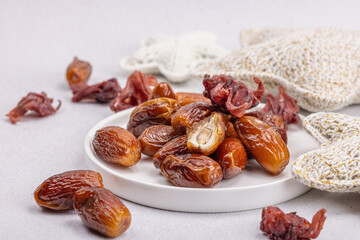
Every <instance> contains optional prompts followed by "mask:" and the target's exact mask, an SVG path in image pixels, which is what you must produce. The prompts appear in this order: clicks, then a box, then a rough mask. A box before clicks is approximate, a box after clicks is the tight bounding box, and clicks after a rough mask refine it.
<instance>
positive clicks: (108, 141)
mask: <svg viewBox="0 0 360 240" xmlns="http://www.w3.org/2000/svg"><path fill="white" fill-rule="evenodd" d="M92 145H93V147H94V150H95V152H96V154H97V155H98V157H99V158H100V159H102V160H104V161H106V162H110V163H114V164H117V165H121V166H125V167H130V166H133V165H135V164H136V163H137V162H138V161H139V160H140V158H141V145H140V142H139V141H138V140H137V139H136V137H135V136H134V135H132V134H131V133H130V132H129V131H127V130H126V129H124V128H121V127H117V126H109V127H104V128H102V129H99V130H97V131H96V133H95V137H94V139H93V141H92Z"/></svg>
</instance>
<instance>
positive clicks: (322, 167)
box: [291, 112, 360, 192]
mask: <svg viewBox="0 0 360 240" xmlns="http://www.w3.org/2000/svg"><path fill="white" fill-rule="evenodd" d="M303 125H304V127H305V129H306V130H307V131H308V132H309V133H310V134H311V135H313V136H314V137H315V138H316V139H317V140H318V141H320V143H321V147H320V148H319V149H316V150H313V151H310V152H308V153H305V154H303V155H301V156H300V157H299V158H297V159H296V160H295V161H294V162H293V164H292V170H291V171H292V174H293V175H294V177H295V179H297V180H298V181H299V182H301V183H303V184H305V185H307V186H309V187H313V188H319V189H321V190H326V191H330V192H360V118H357V117H351V116H348V115H345V114H339V113H325V112H319V113H314V114H311V115H309V116H307V117H306V118H305V119H304V121H303Z"/></svg>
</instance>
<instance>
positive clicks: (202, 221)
mask: <svg viewBox="0 0 360 240" xmlns="http://www.w3.org/2000/svg"><path fill="white" fill-rule="evenodd" d="M105 2H106V3H105ZM160 6H161V7H160ZM359 8H360V4H359V2H358V1H356V0H355V1H341V3H340V2H339V1H338V0H334V1H322V0H318V1H313V0H303V1H289V0H283V1H256V0H255V1H253V0H251V1H227V2H226V3H225V2H224V3H223V2H221V4H219V1H213V0H210V1H206V4H204V1H197V0H194V1H177V2H174V1H171V2H170V1H166V0H165V1H158V0H153V1H136V0H129V1H110V0H109V1H92V0H81V1H80V0H78V1H74V0H62V1H52V0H44V1H13V0H2V1H0V53H1V54H0V56H1V57H0V83H1V88H0V100H1V104H0V113H1V119H0V153H1V168H0V176H1V181H0V189H1V192H2V195H1V197H0V203H1V206H2V210H1V213H0V239H12V240H22V239H39V240H40V239H41V240H48V239H59V240H60V239H86V240H92V239H94V240H96V239H102V238H101V237H99V235H96V234H94V233H93V232H91V231H89V230H88V229H86V228H85V227H84V226H83V223H82V221H81V219H80V218H79V217H78V216H77V214H76V213H75V212H70V213H67V212H63V213H54V212H50V211H45V210H42V209H41V208H39V207H38V206H37V204H36V203H35V201H34V198H33V191H34V190H35V188H36V187H37V186H38V185H39V184H40V183H41V182H42V181H44V180H45V179H46V178H48V177H50V176H51V175H53V174H56V173H60V172H63V171H68V170H73V169H86V168H87V165H86V162H85V158H84V156H83V154H84V153H83V152H84V150H83V141H84V138H85V135H86V133H87V132H88V131H89V129H90V128H91V127H92V126H93V125H94V124H95V123H97V122H98V121H100V120H101V119H103V118H105V117H107V116H109V115H111V114H113V112H112V111H111V110H110V109H109V107H108V106H107V105H102V104H92V103H72V102H71V97H72V94H71V90H70V89H69V87H68V85H67V82H66V80H65V70H66V67H67V65H68V64H69V63H70V62H71V61H72V59H73V57H74V55H77V56H78V57H81V58H82V59H84V60H88V61H90V62H91V63H92V65H93V67H94V68H93V74H92V77H91V79H90V80H89V84H93V83H96V82H100V81H103V80H107V79H109V78H111V77H118V79H119V83H120V84H121V86H122V87H124V85H125V82H126V78H127V76H128V75H127V74H124V73H123V72H120V70H119V66H118V61H119V58H121V57H122V56H127V55H129V54H130V53H131V52H133V51H134V50H136V49H137V48H138V47H139V41H140V40H141V39H143V38H146V37H148V36H152V35H155V34H158V33H163V34H168V35H176V34H179V33H183V32H187V31H195V30H206V31H210V32H213V33H215V34H216V35H217V36H218V42H219V44H220V45H222V46H224V47H225V48H227V49H237V48H238V46H239V40H238V36H239V30H241V29H245V28H250V27H258V28H264V27H268V26H300V25H302V26H314V25H316V26H335V27H342V28H350V29H351V28H358V27H359V21H360V15H359ZM174 88H175V90H176V91H190V90H193V91H196V92H200V91H202V88H201V83H200V82H196V81H193V82H190V81H189V82H186V83H184V84H177V85H174ZM41 90H43V91H46V92H47V93H48V95H49V96H50V97H53V98H54V99H55V101H56V99H61V100H62V102H63V105H62V106H61V108H60V109H59V112H57V113H56V114H55V115H52V116H49V117H47V118H43V119H35V117H31V116H29V117H25V118H23V119H22V120H21V121H19V122H18V123H17V125H12V124H11V123H10V122H9V121H8V120H7V118H6V117H5V114H6V113H7V112H8V111H10V110H11V109H12V108H13V107H15V104H16V103H17V102H18V101H19V100H20V99H21V97H22V96H25V95H26V94H27V93H28V92H29V91H41ZM341 112H342V113H348V114H352V115H356V116H360V106H356V105H354V106H351V107H348V108H345V109H343V110H341ZM123 202H124V204H125V205H126V206H127V207H128V208H129V210H130V212H131V214H132V217H133V218H132V223H131V226H130V228H129V229H128V231H127V232H126V233H125V234H124V235H123V236H122V237H121V238H119V239H121V240H143V239H144V240H146V239H160V240H162V239H164V240H168V239H179V240H180V239H181V240H183V239H191V238H192V239H211V240H212V239H249V240H252V239H260V240H261V239H264V240H266V239H267V238H266V237H264V236H263V235H262V233H261V232H260V230H259V227H260V219H261V210H260V209H257V210H251V211H245V212H236V213H228V214H192V213H178V212H170V211H163V210H158V209H153V208H148V207H144V206H141V205H138V204H135V203H131V202H129V201H123ZM359 202H360V195H359V194H353V193H345V194H338V193H328V192H325V191H319V190H312V191H310V192H308V193H307V194H305V195H303V196H300V197H298V198H296V199H294V200H292V201H288V202H285V203H282V204H279V205H278V206H279V207H280V208H281V209H282V210H284V211H285V212H291V211H298V214H299V215H300V216H302V217H305V218H307V219H311V217H312V216H313V215H314V214H315V212H317V211H318V210H319V209H321V208H326V209H327V210H328V212H327V214H326V215H327V216H328V219H327V220H326V223H325V225H324V230H323V231H322V233H321V234H320V236H319V238H318V239H320V240H321V239H337V238H338V239H357V238H358V236H359V234H360V229H359V228H356V227H353V226H359V225H360V218H359V215H360V205H359ZM344 229H346V230H344Z"/></svg>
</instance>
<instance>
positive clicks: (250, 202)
mask: <svg viewBox="0 0 360 240" xmlns="http://www.w3.org/2000/svg"><path fill="white" fill-rule="evenodd" d="M259 107H262V106H261V105H260V106H259ZM132 111H133V109H128V110H125V111H121V112H119V113H116V114H114V115H112V116H110V117H107V118H105V119H104V120H102V121H100V122H99V123H98V124H96V125H95V126H94V127H93V128H92V129H91V130H90V131H89V133H88V134H87V136H86V138H85V155H86V159H87V160H88V163H89V166H90V168H91V169H93V170H95V171H97V172H100V173H101V175H102V176H103V180H104V185H105V187H106V188H108V189H110V190H111V191H113V192H114V193H115V194H117V195H118V196H120V197H122V198H124V199H127V200H130V201H133V202H136V203H139V204H142V205H146V206H150V207H155V208H161V209H167V210H174V211H184V212H232V211H242V210H249V209H254V208H261V207H265V206H268V205H274V204H277V203H281V202H284V201H287V200H290V199H292V198H295V197H297V196H299V195H301V194H303V193H305V192H306V191H308V190H309V188H308V187H306V186H305V185H303V184H301V183H298V182H297V181H296V180H295V179H294V178H293V177H292V175H291V171H290V170H291V169H290V168H291V163H292V161H293V160H294V159H296V158H297V157H298V156H299V155H300V154H302V153H305V152H308V151H310V150H313V149H315V148H317V147H318V146H319V144H318V143H317V141H316V140H315V139H314V138H312V137H311V136H310V135H309V134H307V133H306V131H305V130H304V129H303V128H302V126H301V125H300V124H298V125H294V124H292V125H290V126H289V130H288V148H289V151H290V156H291V159H290V163H289V165H288V166H287V167H286V169H285V170H284V171H283V172H282V173H281V174H279V175H278V176H272V175H270V174H268V173H267V172H266V171H265V170H264V169H263V168H262V167H261V166H260V165H259V164H258V163H257V162H256V161H255V160H249V161H248V165H247V166H246V168H245V170H244V172H243V173H241V174H239V175H238V176H236V177H234V178H232V179H223V180H222V181H220V182H219V183H218V184H217V185H216V186H215V187H214V188H210V189H201V188H182V187H176V186H174V185H172V184H171V182H169V181H168V180H167V179H166V178H165V177H164V176H162V174H161V172H160V170H159V169H156V168H155V167H154V165H153V163H152V160H151V158H149V157H146V156H144V155H143V156H142V159H141V160H140V161H139V162H138V163H137V164H136V165H135V166H132V167H121V166H117V165H115V164H111V163H107V162H104V161H102V160H100V159H99V158H97V156H96V154H94V151H93V149H92V144H91V142H92V139H93V136H94V135H95V132H96V130H98V129H100V128H103V127H106V126H120V127H123V128H126V125H127V122H128V120H129V117H130V114H131V112H132Z"/></svg>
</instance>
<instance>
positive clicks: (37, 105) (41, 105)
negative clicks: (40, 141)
mask: <svg viewBox="0 0 360 240" xmlns="http://www.w3.org/2000/svg"><path fill="white" fill-rule="evenodd" d="M52 102H53V99H52V98H48V97H47V95H46V93H44V92H41V93H40V94H38V93H33V92H30V93H29V94H28V95H27V96H25V97H23V98H22V99H21V101H20V102H19V103H18V105H17V106H16V107H15V108H14V109H13V110H11V111H10V112H9V113H8V114H6V116H7V117H9V119H10V121H11V123H14V124H15V123H16V122H18V121H19V120H20V117H22V116H24V115H25V114H26V112H27V111H34V112H36V113H37V114H39V116H40V117H45V116H48V115H50V114H53V113H56V111H57V110H59V108H60V106H61V101H60V100H59V105H58V106H57V107H56V108H54V107H53V106H52V105H51V104H52Z"/></svg>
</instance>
